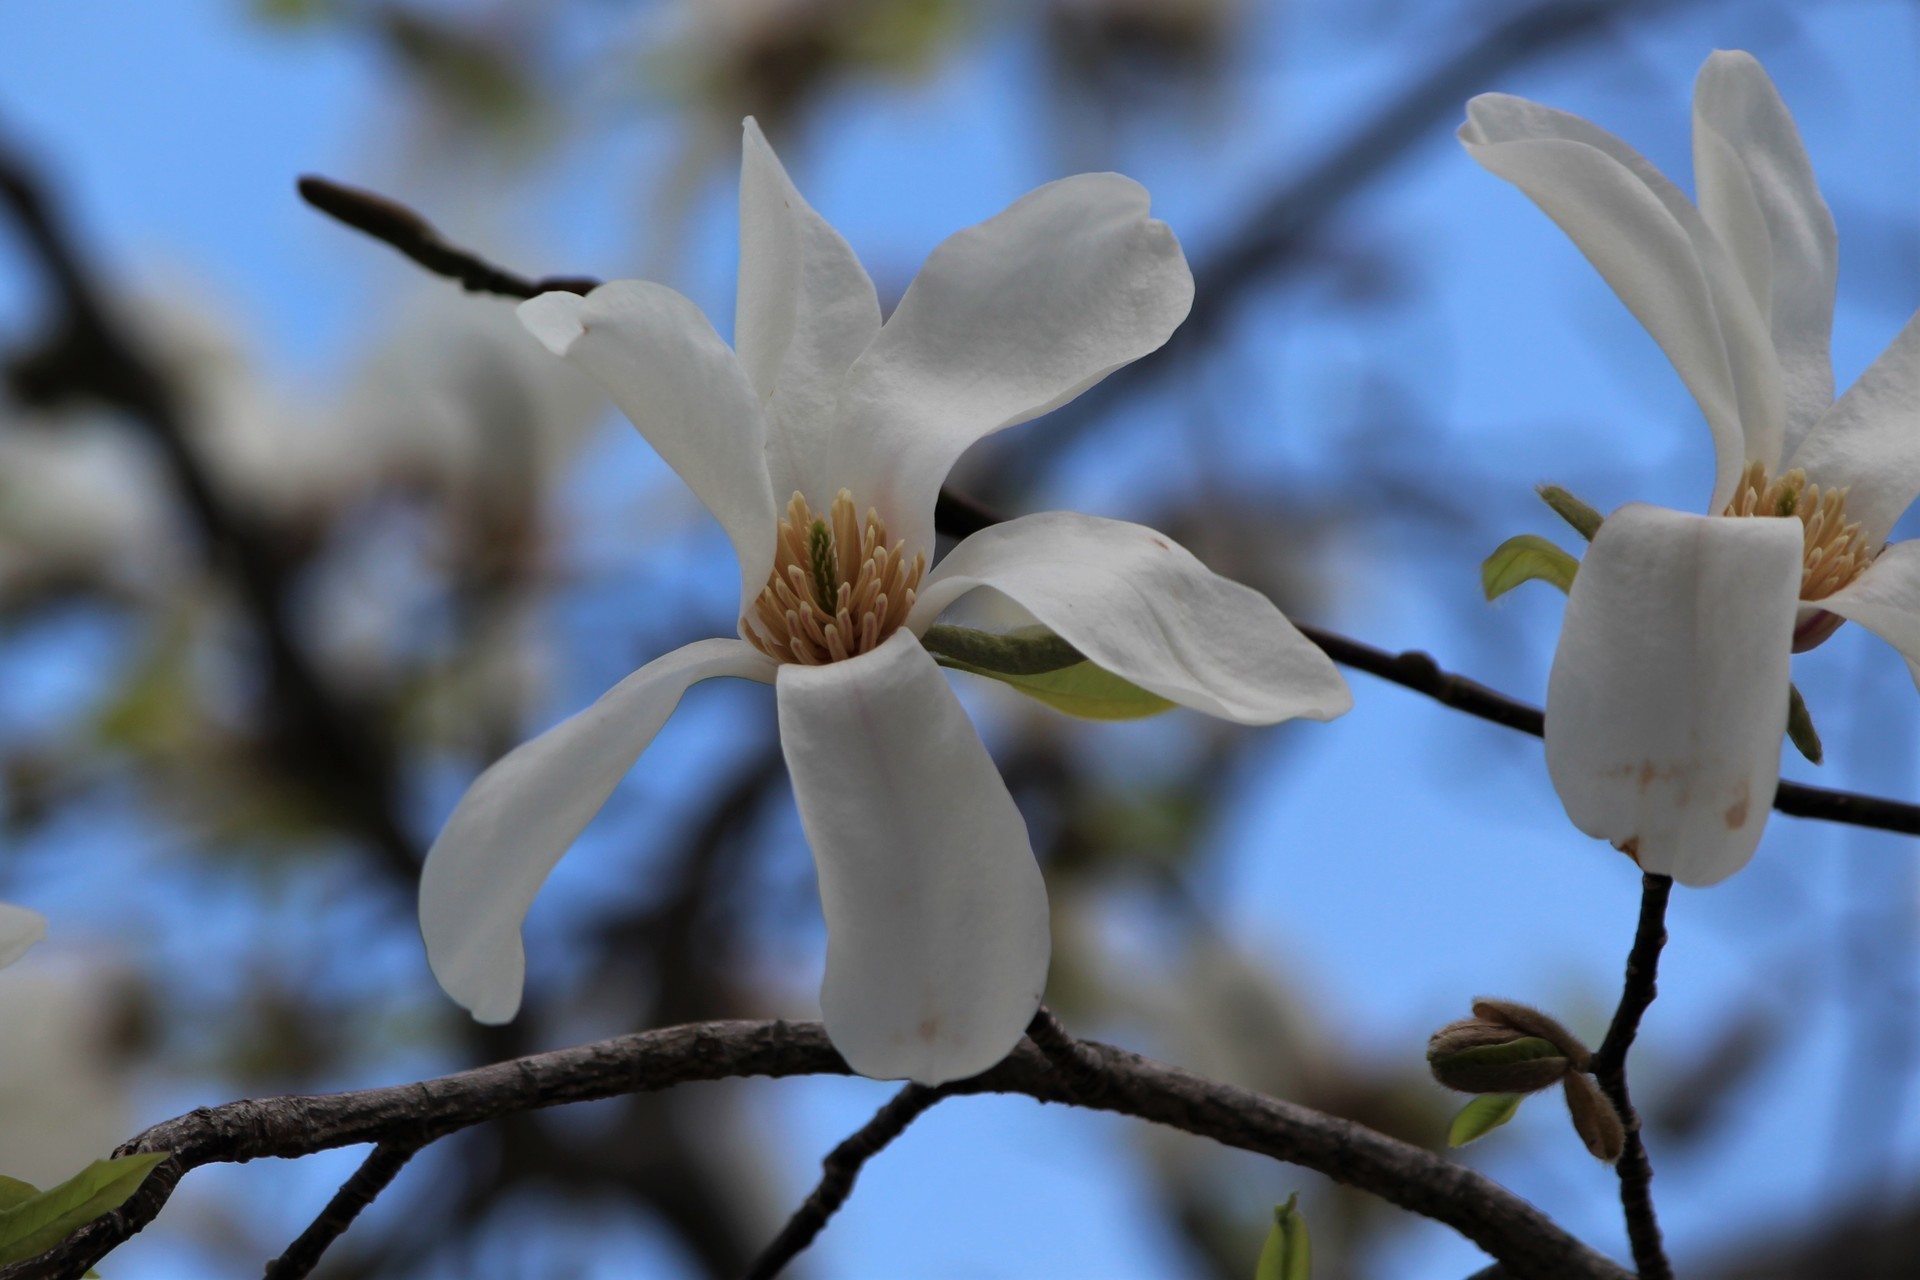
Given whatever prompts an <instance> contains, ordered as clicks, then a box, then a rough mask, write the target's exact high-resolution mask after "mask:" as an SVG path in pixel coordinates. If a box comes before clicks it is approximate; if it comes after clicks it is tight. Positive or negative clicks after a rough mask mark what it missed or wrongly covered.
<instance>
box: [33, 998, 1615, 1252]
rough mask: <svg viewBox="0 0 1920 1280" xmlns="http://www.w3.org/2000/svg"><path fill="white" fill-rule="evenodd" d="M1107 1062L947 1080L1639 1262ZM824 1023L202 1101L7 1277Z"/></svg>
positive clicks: (765, 1065) (1542, 1243) (1112, 1053)
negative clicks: (314, 1174)
mask: <svg viewBox="0 0 1920 1280" xmlns="http://www.w3.org/2000/svg"><path fill="white" fill-rule="evenodd" d="M1075 1043H1076V1045H1077V1046H1078V1050H1080V1051H1083V1052H1084V1053H1086V1054H1087V1055H1089V1058H1088V1060H1089V1063H1090V1064H1091V1065H1092V1066H1096V1067H1097V1069H1098V1072H1099V1089H1098V1093H1097V1094H1096V1095H1094V1096H1083V1095H1082V1094H1081V1093H1080V1092H1079V1091H1078V1090H1076V1089H1075V1088H1074V1087H1073V1086H1072V1085H1070V1084H1069V1083H1068V1082H1067V1081H1066V1080H1064V1079H1063V1078H1062V1073H1061V1072H1060V1071H1059V1070H1058V1069H1057V1068H1056V1067H1055V1066H1054V1065H1053V1063H1052V1062H1051V1061H1050V1060H1049V1059H1048V1058H1047V1057H1046V1056H1045V1055H1044V1054H1043V1053H1041V1052H1040V1051H1039V1050H1038V1049H1036V1048H1034V1047H1032V1046H1030V1045H1027V1044H1024V1043H1023V1044H1021V1045H1020V1046H1018V1047H1017V1048H1015V1049H1014V1051H1013V1053H1012V1054H1011V1055H1009V1056H1008V1058H1007V1059H1006V1061H1004V1062H1002V1063H1001V1064H1000V1065H999V1066H997V1067H994V1068H993V1069H992V1070H990V1071H987V1072H985V1073H984V1074H982V1075H978V1076H975V1077H973V1078H972V1079H970V1080H962V1081H955V1082H953V1083H951V1084H948V1085H945V1086H943V1089H945V1090H946V1091H947V1092H950V1093H952V1094H955V1095H959V1094H975V1093H1017V1094H1025V1095H1026V1096H1028V1097H1031V1098H1035V1099H1037V1100H1039V1101H1041V1102H1055V1103H1065V1104H1067V1105H1071V1106H1083V1107H1091V1108H1095V1109H1098V1110H1103V1111H1112V1112H1115V1113H1118V1114H1121V1115H1128V1116H1133V1117H1136V1118H1138V1119H1142V1120H1150V1121H1153V1122H1154V1123H1157V1124H1164V1125H1167V1126H1169V1127H1171V1128H1175V1129H1179V1130H1182V1131H1184V1132H1187V1133H1191V1134H1195V1135H1197V1136H1199V1137H1203V1138H1211V1139H1212V1140H1214V1141H1216V1142H1220V1143H1223V1144H1225V1145H1227V1146H1230V1147H1236V1148H1238V1149H1240V1150H1243V1151H1251V1152H1254V1153H1256V1154H1259V1155H1265V1156H1270V1157H1272V1158H1274V1159H1276V1160H1284V1161H1287V1162H1289V1163H1292V1164H1297V1165H1301V1166H1303V1167H1305V1168H1309V1169H1314V1170H1316V1171H1318V1172H1320V1173H1322V1174H1325V1175H1326V1176H1327V1177H1329V1178H1332V1179H1333V1180H1334V1181H1336V1182H1340V1183H1343V1184H1346V1185H1348V1186H1352V1187H1357V1188H1359V1189H1361V1190H1364V1191H1367V1192H1370V1193H1372V1194H1374V1195H1377V1196H1379V1197H1381V1198H1382V1199H1384V1200H1387V1201H1390V1202H1391V1203H1393V1204H1396V1205H1399V1206H1400V1207H1401V1208H1403V1209H1407V1210H1409V1211H1411V1212H1413V1213H1418V1214H1421V1215H1422V1216H1425V1217H1428V1218H1432V1219H1434V1220H1435V1221H1438V1222H1442V1223H1445V1224H1446V1225H1448V1226H1450V1227H1452V1228H1453V1229H1454V1230H1456V1231H1459V1232H1460V1233H1461V1234H1462V1235H1464V1236H1466V1237H1467V1238H1468V1239H1470V1240H1472V1241H1473V1242H1474V1243H1475V1244H1477V1245H1478V1246H1480V1247H1481V1248H1482V1249H1484V1250H1486V1251H1487V1253H1488V1254H1490V1255H1491V1256H1493V1257H1494V1258H1496V1259H1498V1260H1499V1261H1501V1262H1502V1263H1504V1264H1505V1265H1506V1267H1507V1269H1508V1271H1509V1272H1511V1273H1512V1274H1513V1275H1514V1276H1516V1277H1523V1278H1525V1277H1537V1278H1539V1280H1629V1277H1628V1274H1627V1272H1625V1271H1624V1270H1622V1269H1621V1268H1620V1267H1619V1266H1618V1265H1617V1264H1615V1263H1613V1262H1612V1261H1610V1260H1608V1259H1607V1258H1605V1257H1603V1256H1601V1255H1600V1254H1598V1253H1596V1252H1594V1251H1593V1250H1592V1249H1590V1248H1588V1247H1587V1246H1586V1245H1584V1244H1582V1243H1580V1242H1579V1241H1578V1240H1576V1239H1574V1238H1573V1237H1572V1236H1570V1235H1568V1234H1567V1233H1566V1232H1565V1231H1563V1230H1562V1229H1561V1228H1560V1227H1558V1226H1557V1225H1555V1224H1554V1222H1553V1221H1552V1220H1551V1219H1549V1218H1548V1217H1547V1216H1546V1215H1545V1214H1543V1213H1541V1212H1540V1211H1539V1210H1538V1209H1536V1208H1534V1207H1533V1206H1532V1205H1530V1204H1528V1203H1527V1202H1526V1201H1525V1200H1522V1199H1521V1198H1520V1197H1518V1196H1516V1195H1514V1194H1513V1193H1512V1192H1510V1191H1507V1190H1506V1189H1505V1188H1504V1187H1501V1186H1500V1185H1499V1184H1498V1183H1495V1182H1493V1181H1491V1180H1490V1179H1488V1178H1486V1177H1484V1176H1483V1175H1481V1174H1479V1173H1476V1172H1474V1171H1473V1170H1471V1169H1468V1168H1465V1167H1463V1166H1461V1165H1458V1164H1455V1163H1453V1162H1452V1161H1450V1160H1447V1159H1444V1158H1442V1157H1440V1156H1437V1155H1435V1154H1433V1153H1432V1152H1430V1151H1425V1150H1422V1149H1421V1148H1419V1147H1414V1146H1410V1145H1408V1144H1407V1143H1404V1142H1399V1141H1397V1140H1395V1139H1393V1138H1389V1137H1387V1136H1385V1135H1384V1134H1380V1133H1376V1132H1374V1131H1373V1130H1371V1129H1368V1128H1366V1127H1365V1126H1363V1125H1358V1124H1354V1123H1353V1122H1351V1121H1348V1120H1342V1119H1339V1118H1337V1117H1334V1116H1328V1115H1323V1114H1321V1113H1320V1112H1317V1111H1311V1110H1308V1109H1307V1108H1305V1107H1300V1106H1295V1105H1294V1104H1292V1103H1288V1102H1282V1101H1280V1100H1279V1099H1276V1098H1269V1097H1265V1096H1263V1095H1261V1094H1257V1093H1253V1092H1251V1091H1249V1090H1245V1089H1238V1088H1235V1087H1233V1086H1231V1085H1225V1084H1218V1083H1215V1082H1213V1081H1210V1080H1206V1079H1203V1078H1201V1077H1199V1076H1195V1075H1192V1074H1190V1073H1188V1072H1186V1071H1182V1070H1180V1069H1179V1068H1177V1067H1169V1066H1164V1065H1162V1064H1160V1063H1157V1062H1154V1061H1152V1060H1150V1059H1147V1058H1143V1057H1140V1056H1139V1055H1138V1054H1133V1053H1129V1052H1127V1051H1126V1050H1124V1049H1116V1048H1113V1047H1111V1046H1109V1045H1103V1044H1099V1043H1096V1042H1094V1041H1089V1040H1082V1041H1076V1042H1075ZM845 1074H849V1072H848V1068H847V1065H846V1063H845V1061H843V1060H842V1059H841V1057H840V1055H839V1054H838V1053H836V1052H835V1051H834V1049H833V1046H832V1045H831V1044H830V1043H828V1041H827V1034H826V1030H825V1028H823V1027H822V1026H821V1025H820V1024H819V1023H812V1022H806V1023H790V1022H707V1023H696V1024H693V1025H690V1026H682V1027H669V1028H666V1029H664V1030H660V1031H648V1032H642V1033H640V1034H638V1035H631V1036H621V1037H619V1038H617V1039H613V1040H602V1041H599V1042H597V1043H595V1044H588V1045H581V1046H578V1047H576V1048H572V1049H559V1050H555V1051H553V1052H551V1053H541V1054H534V1055H531V1056H529V1057H525V1058H518V1059H515V1060H513V1061H510V1062H502V1063H496V1064H494V1065H492V1066H487V1067H479V1068H476V1069H474V1070H472V1071H462V1072H459V1073H457V1074H455V1075H450V1076H441V1077H439V1078H437V1079H433V1080H425V1081H421V1082H419V1083H417V1084H408V1085H395V1086H391V1087H387V1088H379V1089H363V1090H359V1091H357V1092H352V1093H336V1094H323V1095H316V1096H304V1097H283V1098H258V1099H251V1100H246V1101H241V1102H231V1103H228V1104H226V1105H225V1106H219V1107H203V1108H201V1109H199V1110H197V1111H193V1112H191V1113H189V1114H187V1115H184V1116H180V1117H178V1118H177V1119H173V1120H169V1121H166V1122H165V1123H162V1124H159V1125H155V1126H154V1127H153V1128H151V1129H148V1130H147V1131H146V1132H145V1133H142V1134H141V1135H140V1136H139V1137H137V1138H135V1139H134V1140H133V1141H131V1142H129V1143H127V1144H125V1145H124V1146H122V1147H121V1148H120V1151H121V1152H123V1153H131V1152H135V1151H171V1152H172V1153H173V1158H172V1159H170V1160H168V1161H166V1162H164V1163H163V1164H161V1165H160V1166H159V1168H157V1169H156V1170H154V1172H153V1174H152V1175H150V1176H149V1177H148V1179H147V1182H146V1184H145V1185H143V1186H142V1187H141V1189H140V1190H139V1191H138V1192H137V1193H135V1195H134V1196H133V1198H132V1199H131V1200H129V1201H128V1202H127V1203H126V1204H125V1205H124V1206H122V1207H121V1208H120V1209H119V1210H118V1211H116V1212H114V1213H111V1214H108V1215H107V1216H106V1217H104V1218H101V1219H99V1220H98V1221H96V1222H94V1223H92V1224H90V1225H88V1226H86V1227H83V1228H81V1229H80V1230H79V1231H78V1232H76V1233H74V1235H72V1236H70V1237H69V1238H68V1239H67V1240H66V1241H65V1242H64V1243H63V1244H62V1245H61V1246H60V1247H59V1248H57V1249H55V1250H53V1251H51V1252H49V1253H47V1254H43V1255H41V1256H40V1257H39V1258H36V1259H33V1260H31V1261H29V1262H24V1263H18V1264H15V1265H14V1266H11V1267H6V1268H0V1280H55V1278H60V1280H78V1277H80V1276H81V1275H82V1274H83V1273H84V1272H85V1271H86V1269H87V1268H88V1267H90V1266H92V1265H93V1264H94V1263H96V1262H98V1261H99V1260H100V1259H101V1258H102V1257H103V1256H105V1254H106V1253H107V1252H108V1251H109V1250H110V1249H112V1248H113V1247H115V1246H116V1245H118V1244H120V1243H121V1242H122V1241H124V1240H126V1239H127V1238H128V1237H129V1236H131V1235H133V1234H134V1233H135V1232H137V1231H139V1230H140V1229H141V1228H142V1227H144V1226H145V1225H146V1224H147V1223H149V1222H151V1221H153V1219H154V1217H155V1216H156V1215H158V1214H159V1212H160V1210H161V1208H162V1207H163V1206H164V1205H165V1204H166V1201H167V1198H168V1196H170V1195H171V1194H172V1192H173V1188H174V1186H175V1185H176V1184H177V1183H178V1182H179V1180H180V1178H181V1176H182V1175H184V1174H185V1173H186V1172H187V1171H189V1170H191V1169H195V1168H198V1167H199V1166H201V1165H205V1164H214V1163H220V1162H231V1161H245V1160H257V1159H260V1158H262V1157H267V1156H272V1157H280V1158H291V1157H297V1156H303V1155H308V1154H311V1153H312V1152H315V1151H321V1150H328V1149H331V1148H334V1147H343V1146H353V1145H356V1144H360V1143H367V1142H392V1143H421V1144H424V1143H427V1142H431V1141H434V1140H436V1139H438V1138H441V1137H444V1136H446V1135H447V1134H450V1133H453V1132H455V1131H457V1130H460V1129H464V1128H467V1127H468V1126H471V1125H476V1124H480V1123H483V1122H485V1121H488V1120H493V1119H497V1118H499V1117H501V1116H506V1115H513V1114H518V1113H521V1112H526V1111H531V1110H534V1109H537V1108H541V1107H551V1106H558V1105H561V1104H563V1103H568V1102H586V1101H590V1100H593V1099H597V1098H608V1097H614V1096H617V1095H622V1094H629V1093H642V1092H650V1091H654V1090H659V1089H665V1088H668V1087H670V1086H672V1085H676V1084H682V1083H687V1082H690V1081H696V1080H722V1079H728V1078H731V1077H738V1076H796V1075H845Z"/></svg>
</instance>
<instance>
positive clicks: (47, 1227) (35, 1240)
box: [0, 1151, 172, 1266]
mask: <svg viewBox="0 0 1920 1280" xmlns="http://www.w3.org/2000/svg"><path fill="white" fill-rule="evenodd" d="M170 1154H172V1153H171V1152H167V1151H155V1152H151V1153H149V1154H146V1155H137V1156H116V1157H114V1158H113V1159H111V1160H95V1161H94V1162H93V1163H92V1164H90V1165H88V1166H87V1167H86V1168H84V1169H82V1170H81V1171H80V1172H79V1173H77V1174H75V1175H74V1176H73V1177H71V1178H68V1179H67V1180H66V1181H65V1182H63V1183H61V1184H60V1185H59V1186H57V1187H50V1188H48V1189H47V1190H45V1191H40V1192H35V1193H34V1194H32V1195H29V1196H26V1197H24V1198H16V1197H18V1196H19V1190H18V1188H19V1187H23V1186H26V1184H25V1183H14V1182H13V1180H12V1179H8V1185H7V1187H6V1189H5V1191H4V1192H0V1194H4V1195H5V1196H6V1197H7V1203H6V1207H4V1208H0V1266H6V1265H8V1264H10V1263H15V1262H23V1261H25V1260H26V1259H28V1258H33V1257H37V1256H39V1255H40V1254H43V1253H45V1252H46V1251H47V1250H49V1249H51V1248H53V1246H55V1245H57V1244H59V1243H60V1242H61V1241H62V1240H64V1239H66V1238H67V1237H68V1236H70V1235H72V1234H73V1233H74V1232H75V1231H77V1230H78V1229H80V1228H81V1227H84V1226H85V1225H86V1224H87V1223H89V1222H92V1221H93V1220H94V1219H95V1218H97V1217H99V1216H100V1215H101V1214H103V1213H111V1212H113V1211H114V1210H115V1209H118V1208H119V1207H120V1206H121V1205H123V1204H125V1203H126V1201H127V1197H129V1196H131V1195H132V1194H133V1193H134V1192H135V1191H138V1190H139V1189H140V1184H141V1183H142V1182H145V1181H146V1178H147V1175H148V1174H149V1173H151V1172H152V1171H153V1167H154V1166H155V1165H157V1164H159V1163H160V1162H161V1161H162V1160H165V1159H166V1158H167V1157H168V1156H169V1155H170Z"/></svg>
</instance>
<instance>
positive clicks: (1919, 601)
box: [1819, 542, 1920, 683]
mask: <svg viewBox="0 0 1920 1280" xmlns="http://www.w3.org/2000/svg"><path fill="white" fill-rule="evenodd" d="M1819 603H1820V607H1821V608H1822V609H1825V610H1827V611H1828V612H1829V613H1837V614H1839V615H1840V616H1841V617H1843V618H1846V619H1847V620H1849V621H1851V622H1857V623H1859V624H1860V625H1861V626H1863V627H1865V628H1866V629H1867V630H1869V631H1871V632H1873V634H1875V635H1877V636H1879V637H1880V638H1881V639H1882V640H1885V641H1886V642H1887V643H1888V644H1890V645H1892V646H1893V647H1894V648H1896V649H1898V650H1899V651H1900V656H1901V657H1903V658H1905V659H1906V660H1907V668H1908V669H1909V670H1910V671H1912V672H1913V678H1914V680H1915V681H1916V682H1917V683H1920V542H1896V543H1894V544H1893V545H1892V546H1890V547H1888V548H1887V549H1886V550H1885V551H1882V552H1881V553H1880V555H1879V556H1878V558H1876V559H1875V560H1874V562H1873V563H1872V564H1870V565H1868V566H1867V571H1866V572H1865V573H1863V574H1861V575H1860V576H1859V577H1858V578H1855V579H1854V580H1853V581H1852V582H1849V583H1848V584H1847V585H1846V586H1844V587H1842V588H1840V590H1838V591H1836V592H1834V593H1833V594H1832V595H1830V596H1828V597H1827V598H1826V599H1824V600H1822V601H1820V602H1819Z"/></svg>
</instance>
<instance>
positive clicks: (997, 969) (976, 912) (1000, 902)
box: [775, 629, 1049, 1084]
mask: <svg viewBox="0 0 1920 1280" xmlns="http://www.w3.org/2000/svg"><path fill="white" fill-rule="evenodd" d="M775 688H776V689H777V690H778V701H779V704H780V745H781V747H782V749H783V750H784V751H785V752H786V757H787V768H788V770H789V771H791V773H792V774H793V791H794V798H795V800H797V801H798V802H799V806H800V822H801V825H802V826H804V827H805V828H806V832H807V842H808V843H809V844H811V845H812V846H813V858H814V865H815V866H816V867H817V868H818V871H819V876H820V905H821V907H822V909H823V910H824V911H825V913H826V918H827V977H826V983H825V985H824V986H823V987H822V989H821V992H820V1004H821V1008H822V1010H823V1011H824V1013H825V1015H826V1021H827V1033H828V1034H829V1035H830V1036H832V1037H833V1043H834V1047H835V1048H837V1049H839V1050H840V1052H841V1053H842V1054H843V1055H844V1056H845V1057H846V1059H847V1061H848V1063H850V1064H851V1065H852V1067H853V1069H854V1070H855V1071H858V1072H859V1073H860V1074H862V1075H866V1076H872V1077H874V1078H876V1079H883V1080H894V1079H909V1080H917V1081H919V1082H920V1083H921V1084H938V1083H940V1082H941V1081H943V1080H956V1079H960V1078H962V1077H965V1076H970V1075H974V1074H977V1073H978V1072H981V1071H985V1070H986V1069H987V1068H988V1067H990V1066H992V1065H993V1064H994V1063H996V1062H998V1061H999V1060H1000V1059H1001V1058H1003V1057H1005V1056H1006V1055H1007V1053H1008V1051H1009V1050H1011V1049H1012V1048H1013V1046H1014V1045H1015V1044H1016V1043H1018V1041H1019V1039H1020V1036H1021V1033H1022V1032H1023V1031H1024V1030H1025V1029H1026V1025H1027V1022H1028V1021H1029V1020H1030V1019H1031V1018H1032V1016H1033V1011H1034V1010H1035V1009H1036V1008H1037V1007H1039V1004H1040V996H1041V992H1042V990H1043V989H1044V988H1045V986H1046V980H1047V959H1048V948H1049V943H1048V937H1047V891H1046V886H1045V885H1044V884H1043V883H1042V882H1041V879H1040V869H1039V867H1037V866H1036V865H1035V864H1034V860H1033V851H1032V848H1031V846H1029V844H1028V843H1027V826H1026V823H1025V822H1024V821H1022V819H1021V817H1020V811H1019V810H1018V809H1016V808H1014V804H1013V798H1012V797H1011V796H1009V795H1008V794H1007V787H1006V783H1004V782H1002V781H1001V780H1000V773H999V771H998V770H997V769H995V768H994V764H993V761H992V759H991V758H989V757H988V755H987V750H986V748H985V747H983V746H982V745H981V744H980V738H979V736H978V735H977V734H975V733H974V730H973V725H972V724H971V723H969V721H968V720H967V716H966V713H965V712H964V711H962V710H961V709H960V704H959V703H958V702H957V701H955V699H954V696H953V691H952V690H951V689H949V688H948V687H947V682H946V678H945V677H944V676H942V675H941V673H940V669H939V668H938V667H936V666H935V665H934V663H933V659H932V658H930V657H929V656H927V652H926V650H924V649H922V648H921V647H920V645H919V642H918V641H917V640H915V639H914V637H913V635H912V633H910V632H908V631H905V630H904V629H903V630H901V631H899V632H896V633H895V634H894V636H893V638H892V639H890V640H888V641H887V642H886V643H885V644H883V645H881V646H880V647H879V648H878V649H875V650H874V651H873V652H872V653H868V654H864V655H862V656H861V657H858V658H852V659H849V660H847V661H845V662H836V663H831V664H829V665H827V666H823V667H803V666H799V665H796V664H792V663H789V664H786V665H784V666H782V667H781V668H780V674H779V678H778V680H777V681H776V683H775Z"/></svg>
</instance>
